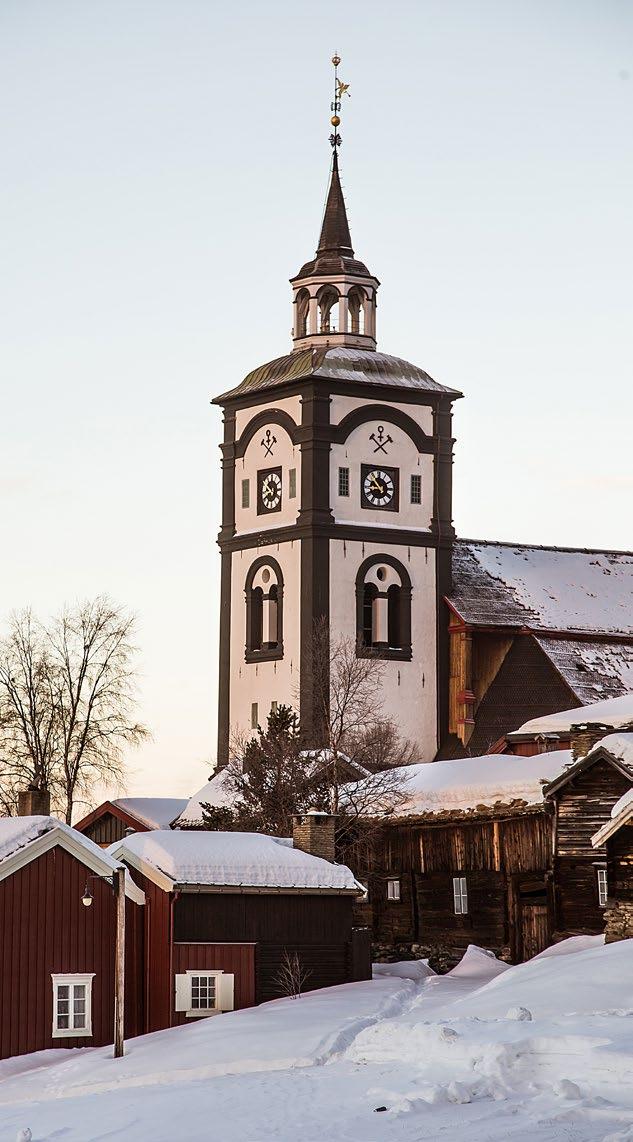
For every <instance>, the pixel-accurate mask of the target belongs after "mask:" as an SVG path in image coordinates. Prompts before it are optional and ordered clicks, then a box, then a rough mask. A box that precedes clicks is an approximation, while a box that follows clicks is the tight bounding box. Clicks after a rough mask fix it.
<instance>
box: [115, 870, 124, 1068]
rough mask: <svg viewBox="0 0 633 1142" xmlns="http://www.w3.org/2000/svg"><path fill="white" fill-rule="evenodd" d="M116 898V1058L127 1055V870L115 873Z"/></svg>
mask: <svg viewBox="0 0 633 1142" xmlns="http://www.w3.org/2000/svg"><path fill="white" fill-rule="evenodd" d="M112 880H113V887H114V894H115V897H116V947H115V952H114V1057H115V1059H120V1058H121V1056H122V1055H124V1054H125V869H124V868H117V869H115V871H114V873H113V877H112Z"/></svg>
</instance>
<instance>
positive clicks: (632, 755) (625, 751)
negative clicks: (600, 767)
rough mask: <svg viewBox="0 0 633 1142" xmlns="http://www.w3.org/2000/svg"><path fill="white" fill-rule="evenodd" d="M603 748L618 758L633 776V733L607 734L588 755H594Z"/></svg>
mask: <svg viewBox="0 0 633 1142" xmlns="http://www.w3.org/2000/svg"><path fill="white" fill-rule="evenodd" d="M601 749H604V750H606V751H607V753H610V754H611V756H612V757H615V758H617V760H618V761H620V762H621V763H622V764H623V765H624V767H625V769H627V770H629V771H630V772H631V775H632V776H633V733H630V734H627V733H619V734H607V736H606V737H605V738H600V741H599V742H597V743H596V745H595V746H594V747H593V749H590V750H589V753H588V754H587V757H593V755H594V754H595V753H597V752H598V750H601Z"/></svg>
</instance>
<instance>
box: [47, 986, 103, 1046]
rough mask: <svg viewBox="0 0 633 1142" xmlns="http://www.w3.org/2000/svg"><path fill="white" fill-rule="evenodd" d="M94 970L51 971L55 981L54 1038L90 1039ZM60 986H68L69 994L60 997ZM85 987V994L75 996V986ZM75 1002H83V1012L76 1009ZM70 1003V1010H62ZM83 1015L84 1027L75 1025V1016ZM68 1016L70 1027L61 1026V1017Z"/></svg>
mask: <svg viewBox="0 0 633 1142" xmlns="http://www.w3.org/2000/svg"><path fill="white" fill-rule="evenodd" d="M94 977H95V973H94V972H83V973H77V972H64V973H61V972H51V979H52V981H53V1039H90V1038H91V1037H92V981H93V979H94ZM60 987H67V988H68V996H63V997H60V995H59V989H60ZM79 987H83V989H84V993H83V996H75V988H79ZM75 1002H78V1003H80V1002H83V1004H84V1010H83V1012H76V1011H75ZM60 1004H68V1011H63V1010H62V1011H60ZM76 1015H83V1019H84V1025H83V1027H76V1026H75V1016H76ZM63 1018H67V1019H68V1027H60V1026H59V1023H58V1021H59V1019H63Z"/></svg>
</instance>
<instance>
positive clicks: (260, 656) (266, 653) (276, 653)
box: [244, 555, 284, 662]
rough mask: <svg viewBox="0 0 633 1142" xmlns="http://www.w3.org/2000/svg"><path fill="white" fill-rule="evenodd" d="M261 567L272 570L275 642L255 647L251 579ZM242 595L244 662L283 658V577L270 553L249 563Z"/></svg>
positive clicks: (254, 612) (254, 605) (253, 602)
mask: <svg viewBox="0 0 633 1142" xmlns="http://www.w3.org/2000/svg"><path fill="white" fill-rule="evenodd" d="M262 567H268V568H269V569H270V571H271V572H272V577H273V580H274V582H273V583H271V590H272V588H273V587H276V588H277V643H276V645H275V646H263V645H260V646H259V647H257V646H255V645H254V642H255V641H256V639H255V638H254V635H255V633H256V631H255V622H256V619H257V611H256V605H257V600H255V598H254V594H255V591H254V590H253V581H254V579H255V576H256V575H257V572H258V571H259V570H260V569H261V568H262ZM255 590H259V588H255ZM244 597H245V600H246V645H245V648H244V660H245V661H246V662H271V661H276V660H279V659H281V658H283V656H284V637H283V633H284V632H283V614H284V577H283V574H282V571H281V567H280V566H279V563H278V562H277V560H276V559H273V558H272V556H271V555H262V556H260V557H259V559H255V560H254V561H253V562H252V563H251V565H250V567H249V569H248V574H247V576H246V582H245V584H244ZM262 601H263V597H262Z"/></svg>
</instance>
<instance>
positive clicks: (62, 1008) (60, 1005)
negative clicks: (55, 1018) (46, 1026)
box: [57, 999, 70, 1015]
mask: <svg viewBox="0 0 633 1142" xmlns="http://www.w3.org/2000/svg"><path fill="white" fill-rule="evenodd" d="M57 1010H58V1012H59V1014H60V1015H67V1014H68V1012H69V1011H70V1003H69V1001H68V1000H67V999H58V1000H57Z"/></svg>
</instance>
